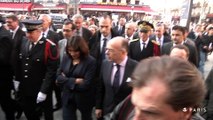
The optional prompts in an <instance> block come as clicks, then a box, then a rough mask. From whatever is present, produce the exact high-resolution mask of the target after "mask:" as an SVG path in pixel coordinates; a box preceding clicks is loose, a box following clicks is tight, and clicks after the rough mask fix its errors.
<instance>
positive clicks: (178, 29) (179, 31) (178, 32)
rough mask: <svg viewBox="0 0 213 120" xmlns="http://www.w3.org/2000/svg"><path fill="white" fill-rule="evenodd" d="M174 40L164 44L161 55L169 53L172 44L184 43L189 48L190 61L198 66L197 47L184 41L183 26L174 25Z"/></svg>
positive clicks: (172, 36)
mask: <svg viewBox="0 0 213 120" xmlns="http://www.w3.org/2000/svg"><path fill="white" fill-rule="evenodd" d="M171 38H172V40H173V41H172V42H168V43H166V44H164V45H163V46H162V50H161V55H165V54H166V55H169V54H170V51H171V48H172V46H175V45H178V44H183V45H185V46H187V47H188V49H189V61H190V62H191V63H193V64H194V65H195V66H198V55H197V49H196V48H195V47H193V46H192V45H190V44H187V43H185V42H184V40H185V29H184V28H183V27H182V26H174V27H173V28H172V32H171Z"/></svg>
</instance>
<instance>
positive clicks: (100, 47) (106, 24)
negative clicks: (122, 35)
mask: <svg viewBox="0 0 213 120" xmlns="http://www.w3.org/2000/svg"><path fill="white" fill-rule="evenodd" d="M99 28H100V29H99V31H97V32H96V34H95V35H94V36H93V37H92V38H91V40H90V44H89V48H90V54H91V55H92V56H93V57H94V58H96V61H97V76H98V75H99V72H100V67H101V63H102V60H103V59H105V56H106V55H105V47H106V44H107V42H108V41H109V40H110V39H112V38H114V37H116V36H118V35H117V34H116V32H115V31H113V30H112V19H111V17H110V16H109V15H104V16H103V17H102V18H101V19H100V21H99Z"/></svg>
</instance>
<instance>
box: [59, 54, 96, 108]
mask: <svg viewBox="0 0 213 120" xmlns="http://www.w3.org/2000/svg"><path fill="white" fill-rule="evenodd" d="M71 69H72V70H71ZM95 71H96V61H95V59H94V58H93V57H92V56H88V57H86V58H84V59H82V60H81V61H80V63H79V64H78V65H77V66H76V67H75V68H74V66H73V65H72V59H71V58H70V57H69V56H68V55H66V56H64V57H63V60H62V62H61V64H60V67H59V68H58V70H57V82H58V84H59V85H62V87H63V90H62V92H63V94H62V101H63V104H64V105H65V106H66V105H67V104H69V102H68V101H69V100H70V99H71V100H73V101H76V103H80V104H78V105H77V106H84V107H88V106H90V107H93V106H94V103H95V102H94V100H95V83H94V77H95ZM62 73H63V74H65V76H66V77H65V76H63V75H62ZM76 78H83V79H84V81H83V84H80V85H77V84H75V80H76Z"/></svg>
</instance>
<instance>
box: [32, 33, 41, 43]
mask: <svg viewBox="0 0 213 120" xmlns="http://www.w3.org/2000/svg"><path fill="white" fill-rule="evenodd" d="M41 38H42V34H41V35H40V36H39V38H38V40H37V41H35V42H33V44H34V45H36V44H37V43H38V42H39V41H40V40H41Z"/></svg>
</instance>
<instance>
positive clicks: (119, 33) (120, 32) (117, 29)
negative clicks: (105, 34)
mask: <svg viewBox="0 0 213 120" xmlns="http://www.w3.org/2000/svg"><path fill="white" fill-rule="evenodd" d="M113 30H114V31H115V32H116V33H117V34H118V35H119V36H122V35H123V34H124V32H125V25H124V26H123V27H122V30H121V31H119V26H118V25H117V26H115V27H114V28H113Z"/></svg>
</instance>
